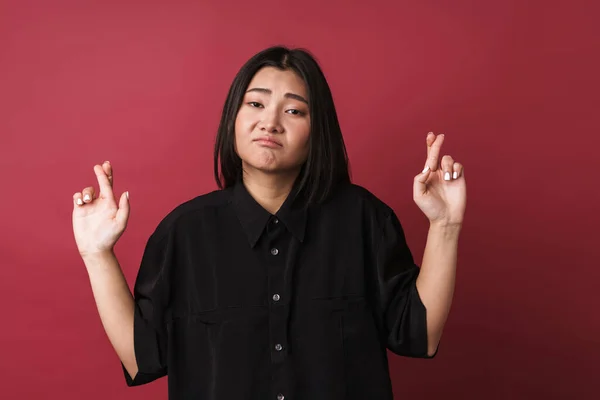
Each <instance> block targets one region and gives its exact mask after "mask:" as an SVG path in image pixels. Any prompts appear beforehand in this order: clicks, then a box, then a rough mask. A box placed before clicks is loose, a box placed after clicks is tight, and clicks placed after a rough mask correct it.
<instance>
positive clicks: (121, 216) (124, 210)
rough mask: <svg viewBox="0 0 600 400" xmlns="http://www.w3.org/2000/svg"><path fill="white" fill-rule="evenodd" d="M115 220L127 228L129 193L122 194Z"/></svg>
mask: <svg viewBox="0 0 600 400" xmlns="http://www.w3.org/2000/svg"><path fill="white" fill-rule="evenodd" d="M115 218H116V219H117V221H118V222H119V223H120V224H121V225H123V226H125V225H126V224H127V220H128V219H129V192H125V193H123V194H121V198H120V199H119V209H118V210H117V215H116V216H115Z"/></svg>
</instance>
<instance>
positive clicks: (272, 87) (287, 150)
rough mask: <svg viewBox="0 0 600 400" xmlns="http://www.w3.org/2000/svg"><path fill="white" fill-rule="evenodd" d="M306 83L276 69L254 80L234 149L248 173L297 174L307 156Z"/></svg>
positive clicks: (237, 121) (241, 112)
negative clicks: (253, 171) (256, 171)
mask: <svg viewBox="0 0 600 400" xmlns="http://www.w3.org/2000/svg"><path fill="white" fill-rule="evenodd" d="M307 101H308V93H307V90H306V87H305V84H304V81H303V80H302V79H301V78H300V77H299V76H298V75H296V74H295V73H294V72H292V71H281V70H279V69H277V68H273V67H265V68H262V69H261V70H259V71H258V72H257V73H256V74H255V75H254V78H252V81H251V82H250V84H249V85H248V89H247V90H246V93H245V94H244V99H243V101H242V105H241V107H240V110H239V111H238V114H237V117H236V119H235V149H236V152H237V154H238V155H239V156H240V158H241V159H242V165H243V168H244V170H245V171H247V172H248V171H249V170H258V171H262V172H267V173H285V174H288V173H290V172H297V171H299V170H300V168H301V166H302V164H303V163H304V162H305V161H306V158H307V156H308V138H309V135H310V114H309V108H308V104H307Z"/></svg>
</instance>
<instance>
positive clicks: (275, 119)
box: [258, 109, 283, 133]
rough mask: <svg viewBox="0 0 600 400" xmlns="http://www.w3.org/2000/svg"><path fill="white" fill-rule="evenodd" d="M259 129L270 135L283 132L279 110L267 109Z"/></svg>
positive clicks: (263, 113)
mask: <svg viewBox="0 0 600 400" xmlns="http://www.w3.org/2000/svg"><path fill="white" fill-rule="evenodd" d="M258 127H259V129H260V130H261V131H265V132H269V133H281V132H283V127H282V126H281V121H280V120H279V113H278V112H277V110H267V109H265V110H264V111H263V112H262V118H261V120H260V122H259V125H258Z"/></svg>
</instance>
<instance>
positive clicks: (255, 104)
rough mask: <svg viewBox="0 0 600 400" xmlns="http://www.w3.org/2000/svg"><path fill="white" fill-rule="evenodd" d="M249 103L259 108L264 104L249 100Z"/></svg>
mask: <svg viewBox="0 0 600 400" xmlns="http://www.w3.org/2000/svg"><path fill="white" fill-rule="evenodd" d="M247 104H248V105H249V106H250V107H257V108H258V107H262V104H260V103H257V102H256V101H249V102H248V103H247Z"/></svg>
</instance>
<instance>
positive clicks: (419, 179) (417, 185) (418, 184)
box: [413, 167, 431, 195]
mask: <svg viewBox="0 0 600 400" xmlns="http://www.w3.org/2000/svg"><path fill="white" fill-rule="evenodd" d="M430 174H431V169H430V168H429V167H425V169H424V170H423V171H422V172H421V173H420V174H419V175H417V176H415V180H414V183H413V193H414V194H415V195H420V194H423V193H425V191H426V190H427V185H426V182H427V179H428V178H429V175H430Z"/></svg>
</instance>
